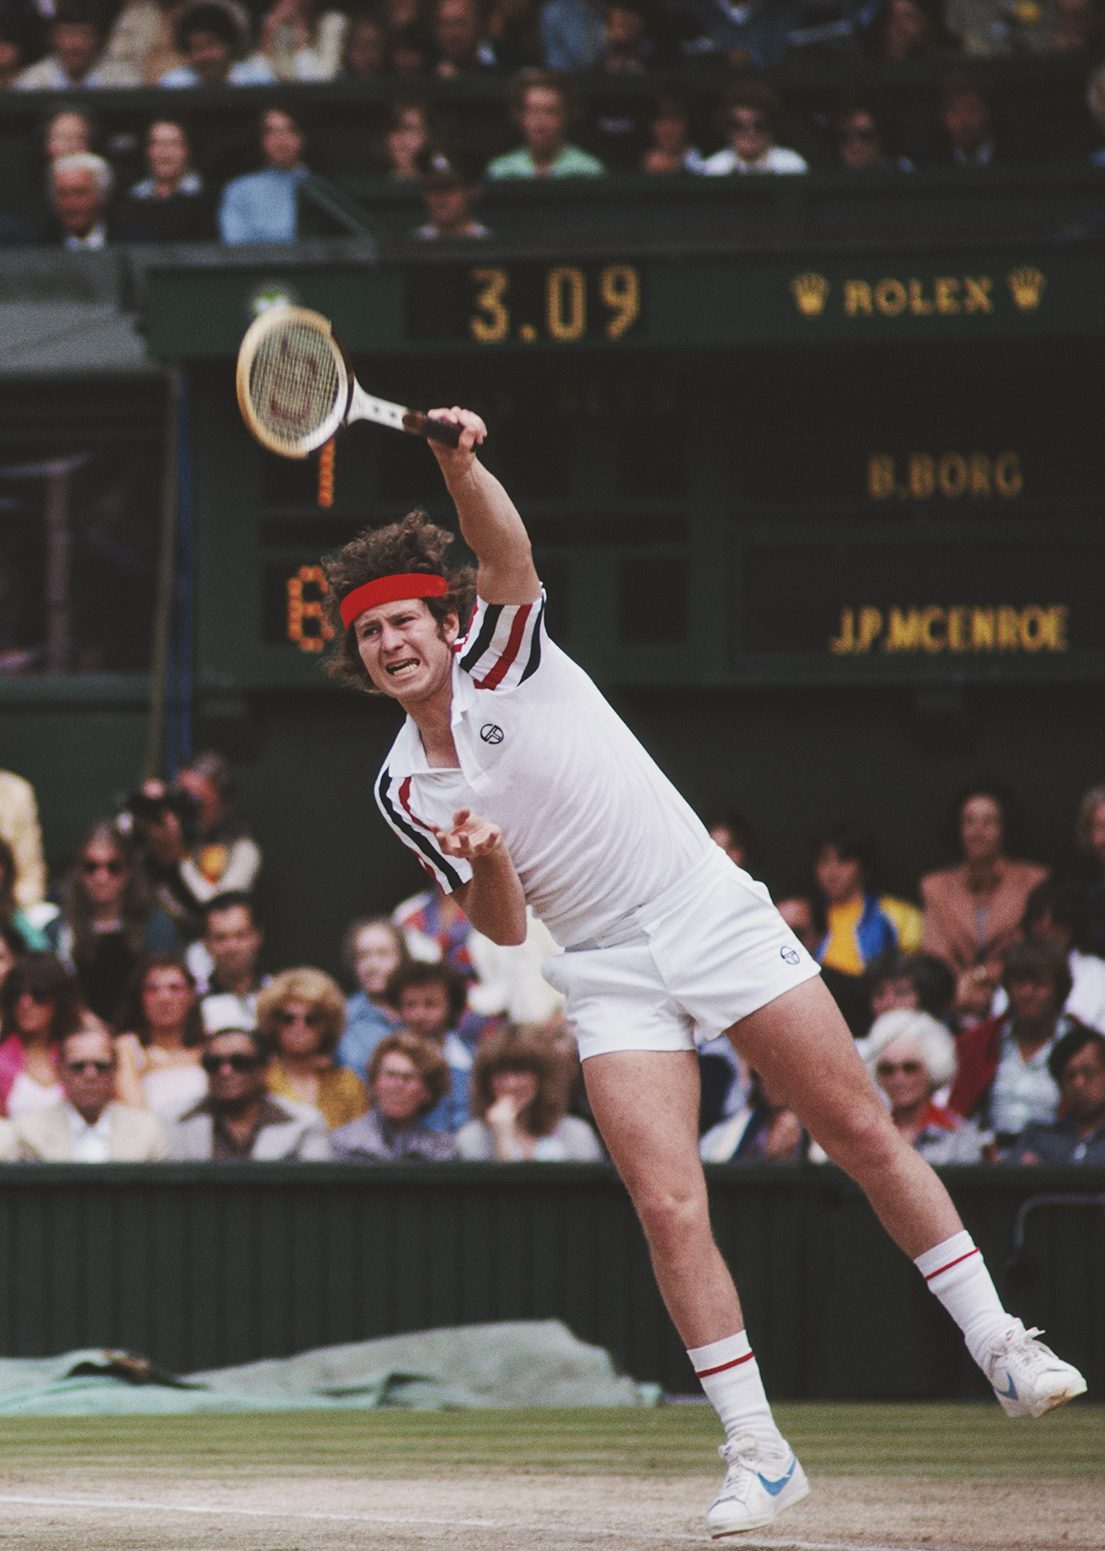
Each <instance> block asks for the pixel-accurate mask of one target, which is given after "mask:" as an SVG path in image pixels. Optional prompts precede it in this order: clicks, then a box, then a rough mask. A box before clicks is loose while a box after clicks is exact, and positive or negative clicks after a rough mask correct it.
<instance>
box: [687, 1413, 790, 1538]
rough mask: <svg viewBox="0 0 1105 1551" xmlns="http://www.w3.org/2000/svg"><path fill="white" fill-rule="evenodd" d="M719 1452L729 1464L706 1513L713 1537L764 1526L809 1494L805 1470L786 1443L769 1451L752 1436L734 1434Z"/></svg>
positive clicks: (707, 1523)
mask: <svg viewBox="0 0 1105 1551" xmlns="http://www.w3.org/2000/svg"><path fill="white" fill-rule="evenodd" d="M780 1441H781V1440H780ZM718 1453H719V1454H720V1455H721V1457H722V1459H723V1460H724V1461H725V1463H726V1464H727V1465H728V1467H729V1468H728V1469H727V1470H726V1472H725V1480H724V1481H723V1482H722V1484H721V1491H720V1492H719V1493H718V1495H717V1497H716V1498H715V1499H714V1501H713V1502H712V1503H711V1504H710V1508H709V1511H708V1513H707V1514H706V1528H707V1529H708V1530H709V1532H710V1534H711V1535H712V1536H713V1537H714V1539H715V1540H716V1539H718V1537H719V1536H721V1535H739V1534H741V1533H742V1532H743V1531H744V1530H747V1529H766V1528H767V1526H768V1525H769V1524H773V1523H774V1522H775V1520H776V1519H777V1518H778V1516H779V1514H780V1513H782V1511H783V1509H784V1508H790V1507H793V1505H794V1504H795V1503H800V1502H801V1501H802V1499H803V1497H806V1496H807V1495H808V1494H809V1489H810V1484H809V1482H808V1481H807V1480H806V1472H805V1471H804V1470H803V1469H802V1467H801V1465H800V1464H799V1463H798V1460H797V1459H796V1458H795V1455H794V1452H793V1451H792V1449H791V1447H790V1445H789V1444H787V1443H784V1444H783V1452H782V1453H780V1454H773V1455H768V1454H767V1453H766V1452H764V1450H763V1449H762V1447H761V1445H760V1444H759V1443H757V1442H756V1440H755V1438H737V1439H735V1440H734V1441H733V1442H732V1443H723V1444H722V1445H721V1447H720V1448H719V1449H718Z"/></svg>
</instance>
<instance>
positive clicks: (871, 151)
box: [829, 99, 913, 172]
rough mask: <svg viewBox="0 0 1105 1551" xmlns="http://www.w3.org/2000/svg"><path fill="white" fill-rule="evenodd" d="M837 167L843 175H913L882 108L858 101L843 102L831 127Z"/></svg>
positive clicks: (834, 160)
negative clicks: (898, 152) (901, 153)
mask: <svg viewBox="0 0 1105 1551" xmlns="http://www.w3.org/2000/svg"><path fill="white" fill-rule="evenodd" d="M829 130H830V135H831V139H832V149H833V162H832V165H833V166H834V167H838V168H839V169H840V170H841V171H842V172H911V171H912V170H913V163H912V162H910V161H909V160H908V158H907V157H904V156H899V155H898V154H897V152H896V150H895V147H894V135H893V131H892V130H891V128H890V127H889V124H888V122H887V119H886V115H885V114H884V113H883V112H882V110H881V109H876V108H875V107H874V106H872V104H870V103H868V102H863V101H860V100H858V99H852V100H849V101H845V102H842V103H841V104H840V105H839V106H838V108H837V109H836V111H835V113H834V114H833V116H832V119H831V120H830V124H829Z"/></svg>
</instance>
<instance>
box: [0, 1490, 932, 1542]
mask: <svg viewBox="0 0 1105 1551" xmlns="http://www.w3.org/2000/svg"><path fill="white" fill-rule="evenodd" d="M5 1503H6V1504H11V1505H13V1506H16V1505H22V1506H24V1507H32V1508H99V1509H103V1510H108V1509H110V1510H111V1511H112V1512H115V1513H118V1512H123V1513H149V1512H151V1511H152V1512H154V1513H190V1514H193V1515H196V1516H198V1517H201V1518H202V1517H204V1516H206V1517H208V1518H213V1517H216V1516H217V1517H219V1518H239V1519H294V1520H296V1521H297V1522H304V1523H314V1524H319V1523H322V1524H374V1525H376V1526H377V1527H383V1526H387V1527H391V1528H395V1529H434V1530H438V1529H490V1530H501V1531H503V1532H504V1533H507V1532H510V1533H522V1534H534V1533H538V1532H540V1533H547V1532H548V1531H550V1530H556V1529H559V1528H563V1529H564V1530H568V1529H570V1530H571V1531H572V1532H573V1533H574V1534H577V1535H605V1536H607V1537H608V1538H610V1539H613V1540H632V1541H642V1540H657V1541H673V1540H678V1541H684V1542H686V1544H688V1545H697V1546H705V1545H706V1544H707V1541H706V1537H705V1534H702V1535H686V1534H681V1533H678V1532H675V1531H673V1532H672V1533H670V1534H661V1533H658V1532H656V1531H655V1530H643V1531H642V1530H633V1531H628V1530H620V1529H610V1528H608V1527H606V1526H598V1525H590V1524H572V1525H568V1524H564V1525H558V1524H550V1523H549V1522H548V1521H547V1520H526V1519H460V1518H456V1517H452V1516H450V1517H449V1518H445V1519H431V1518H415V1517H413V1516H411V1515H409V1514H386V1513H322V1512H317V1511H300V1512H292V1511H289V1510H287V1509H284V1508H243V1507H240V1506H239V1507H235V1506H232V1505H230V1504H222V1503H220V1504H219V1505H218V1506H215V1507H213V1506H212V1505H211V1504H209V1503H164V1502H149V1501H146V1500H145V1499H142V1498H128V1497H36V1496H31V1495H30V1494H27V1493H14V1492H0V1504H5ZM741 1544H742V1545H743V1546H745V1547H747V1548H748V1551H753V1548H754V1547H755V1546H757V1545H763V1546H769V1547H770V1548H771V1551H959V1548H957V1547H954V1546H943V1547H934V1546H933V1545H932V1544H931V1543H927V1544H926V1545H924V1546H923V1547H922V1546H905V1545H896V1546H883V1545H877V1544H873V1543H872V1542H871V1541H867V1540H770V1541H756V1540H751V1541H749V1540H743V1539H742V1541H741Z"/></svg>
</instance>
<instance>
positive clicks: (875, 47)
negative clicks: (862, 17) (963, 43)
mask: <svg viewBox="0 0 1105 1551" xmlns="http://www.w3.org/2000/svg"><path fill="white" fill-rule="evenodd" d="M866 40H867V44H868V47H869V49H870V52H871V53H872V54H874V56H875V58H876V59H885V60H889V61H892V62H894V63H897V64H903V63H905V62H906V61H907V60H914V59H942V58H946V57H947V56H948V55H950V54H956V53H958V52H959V49H960V42H959V39H958V38H957V37H956V35H955V33H953V32H952V30H951V28H950V27H949V26H948V24H947V21H946V19H945V16H944V0H884V3H883V5H882V7H881V9H880V10H879V12H878V14H877V15H876V17H875V20H874V22H873V24H872V25H871V27H870V28H869V29H868V32H867V34H866Z"/></svg>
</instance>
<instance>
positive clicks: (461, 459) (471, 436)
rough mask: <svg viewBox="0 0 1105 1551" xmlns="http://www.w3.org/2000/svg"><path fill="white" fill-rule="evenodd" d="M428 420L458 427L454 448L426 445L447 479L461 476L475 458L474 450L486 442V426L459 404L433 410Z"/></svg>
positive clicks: (470, 411)
mask: <svg viewBox="0 0 1105 1551" xmlns="http://www.w3.org/2000/svg"><path fill="white" fill-rule="evenodd" d="M429 418H430V419H431V420H443V421H444V422H445V423H446V425H455V426H459V427H460V441H459V442H458V443H457V445H456V446H455V447H444V446H442V444H441V443H440V442H430V443H429V444H428V445H429V447H430V450H431V451H432V453H433V455H434V457H435V458H436V459H437V461H438V463H440V465H441V467H442V470H443V471H444V473H445V475H446V476H447V477H448V476H450V475H455V474H463V473H464V471H465V470H466V469H467V468H468V467H469V466H470V465H471V463H472V460H473V459H474V457H475V456H476V449H477V448H478V447H482V446H483V444H484V442H485V441H486V440H487V426H486V425H485V424H484V423H483V421H482V420H481V419H480V417H479V415H477V414H475V413H474V411H472V410H471V409H462V408H461V406H460V405H459V404H454V405H453V407H452V408H451V409H433V410H431V411H430V415H429Z"/></svg>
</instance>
